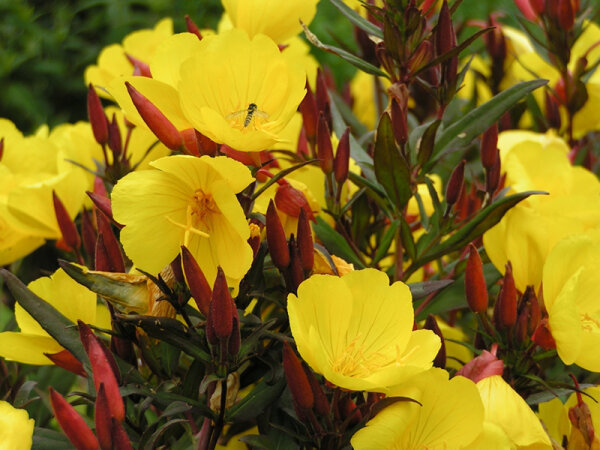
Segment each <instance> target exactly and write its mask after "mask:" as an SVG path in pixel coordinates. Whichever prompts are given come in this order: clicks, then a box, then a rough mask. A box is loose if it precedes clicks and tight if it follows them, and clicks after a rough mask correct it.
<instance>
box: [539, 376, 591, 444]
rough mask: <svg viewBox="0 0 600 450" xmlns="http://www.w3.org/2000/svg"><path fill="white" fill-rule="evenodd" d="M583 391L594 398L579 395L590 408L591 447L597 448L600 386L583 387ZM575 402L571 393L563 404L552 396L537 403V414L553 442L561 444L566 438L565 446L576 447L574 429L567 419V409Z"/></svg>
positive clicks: (574, 397)
mask: <svg viewBox="0 0 600 450" xmlns="http://www.w3.org/2000/svg"><path fill="white" fill-rule="evenodd" d="M583 391H584V392H585V393H586V394H588V395H591V396H592V398H593V399H594V400H596V401H594V400H592V399H590V398H589V397H587V396H585V395H582V396H581V398H582V400H583V402H584V403H585V404H586V405H587V406H588V408H589V410H590V415H591V418H592V425H593V427H594V430H595V431H596V433H595V436H594V441H593V445H592V449H594V450H596V449H597V448H600V437H599V436H598V432H597V430H600V403H598V401H597V400H600V387H598V386H593V387H589V388H586V389H583ZM576 404H577V394H576V393H573V394H571V395H570V396H569V399H568V400H567V401H566V402H565V404H563V403H562V402H561V401H560V399H558V398H554V399H552V400H550V401H548V402H544V403H540V404H539V413H538V416H539V417H540V419H541V420H542V422H544V425H545V426H546V429H547V430H548V434H549V435H550V437H552V439H553V440H554V441H555V442H557V443H561V444H562V443H563V442H564V439H565V438H566V439H567V442H568V443H569V445H568V447H567V448H569V449H577V448H578V447H577V446H576V445H573V444H574V442H573V441H574V440H575V439H576V436H574V434H573V432H574V431H575V430H574V427H573V426H572V424H571V421H570V420H569V409H570V408H572V407H573V406H575V405H576ZM575 434H576V433H575ZM586 448H587V447H586Z"/></svg>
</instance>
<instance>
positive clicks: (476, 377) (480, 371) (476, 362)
mask: <svg viewBox="0 0 600 450" xmlns="http://www.w3.org/2000/svg"><path fill="white" fill-rule="evenodd" d="M478 335H479V334H478ZM494 346H496V344H494V345H493V346H492V351H491V352H488V351H487V350H483V351H482V352H481V355H479V356H477V357H475V358H473V359H472V360H471V361H469V362H468V363H467V364H465V365H464V366H463V367H462V368H461V369H460V370H459V371H458V372H457V373H456V375H461V376H463V377H465V378H468V379H470V380H471V381H473V382H474V383H477V382H479V381H481V380H483V379H484V378H487V377H491V376H494V375H502V372H504V362H503V361H502V360H501V359H498V358H497V357H496V351H497V350H496V348H495V347H494Z"/></svg>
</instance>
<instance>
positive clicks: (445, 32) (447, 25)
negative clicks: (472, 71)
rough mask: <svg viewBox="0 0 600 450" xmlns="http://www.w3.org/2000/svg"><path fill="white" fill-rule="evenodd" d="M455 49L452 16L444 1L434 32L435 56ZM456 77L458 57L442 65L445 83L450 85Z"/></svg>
mask: <svg viewBox="0 0 600 450" xmlns="http://www.w3.org/2000/svg"><path fill="white" fill-rule="evenodd" d="M455 47H456V34H455V33H454V26H453V25H452V15H451V14H450V8H448V2H447V1H446V0H444V2H443V3H442V8H441V9H440V15H439V18H438V23H437V27H436V31H435V48H436V54H437V56H441V55H444V54H446V53H448V52H449V51H451V50H453V49H454V48H455ZM457 75H458V55H455V56H453V57H451V58H449V59H447V60H446V61H444V62H443V63H442V78H443V80H444V82H445V83H447V84H451V83H453V82H454V81H455V80H456V76H457Z"/></svg>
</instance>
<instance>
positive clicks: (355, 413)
mask: <svg viewBox="0 0 600 450" xmlns="http://www.w3.org/2000/svg"><path fill="white" fill-rule="evenodd" d="M340 416H341V417H342V418H343V419H344V421H348V423H349V425H351V426H355V425H358V423H359V422H360V421H361V420H362V414H361V412H360V410H359V409H358V408H357V406H356V403H354V400H352V399H351V398H350V397H345V398H343V399H342V401H341V404H340Z"/></svg>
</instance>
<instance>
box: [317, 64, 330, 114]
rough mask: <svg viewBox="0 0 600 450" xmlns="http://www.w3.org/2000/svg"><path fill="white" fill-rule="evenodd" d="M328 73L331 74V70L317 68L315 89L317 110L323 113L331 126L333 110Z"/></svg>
mask: <svg viewBox="0 0 600 450" xmlns="http://www.w3.org/2000/svg"><path fill="white" fill-rule="evenodd" d="M328 75H329V76H331V73H330V72H327V73H325V72H324V71H323V69H320V68H319V69H317V83H316V85H317V86H316V89H315V101H316V102H317V111H318V112H319V114H321V113H323V114H324V115H325V119H326V120H327V124H328V125H329V126H331V110H330V106H329V92H328V91H327V84H328V81H331V79H329V80H328Z"/></svg>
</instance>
